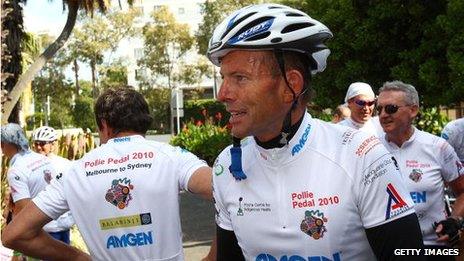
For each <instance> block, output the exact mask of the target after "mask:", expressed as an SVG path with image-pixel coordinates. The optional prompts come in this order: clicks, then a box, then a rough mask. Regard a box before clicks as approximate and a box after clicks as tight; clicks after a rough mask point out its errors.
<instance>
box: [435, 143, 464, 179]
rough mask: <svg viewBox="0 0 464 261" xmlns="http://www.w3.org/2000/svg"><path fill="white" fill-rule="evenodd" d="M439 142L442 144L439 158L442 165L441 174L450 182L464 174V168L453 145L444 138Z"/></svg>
mask: <svg viewBox="0 0 464 261" xmlns="http://www.w3.org/2000/svg"><path fill="white" fill-rule="evenodd" d="M439 142H440V143H441V144H440V145H439V146H440V151H439V152H440V153H439V154H438V155H439V159H438V160H439V162H440V165H441V175H442V177H443V179H444V180H445V181H447V182H450V181H453V180H455V179H457V178H459V176H461V175H464V168H463V167H462V163H461V162H460V160H459V158H458V155H457V154H456V152H455V151H454V149H453V147H451V145H450V144H448V142H446V141H444V140H442V139H440V141H439Z"/></svg>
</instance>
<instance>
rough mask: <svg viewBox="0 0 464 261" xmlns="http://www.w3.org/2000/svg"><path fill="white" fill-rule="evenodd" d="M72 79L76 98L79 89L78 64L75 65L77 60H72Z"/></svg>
mask: <svg viewBox="0 0 464 261" xmlns="http://www.w3.org/2000/svg"><path fill="white" fill-rule="evenodd" d="M73 63H74V67H73V70H74V78H76V97H77V96H79V93H80V89H81V87H80V86H79V64H77V59H74V61H73Z"/></svg>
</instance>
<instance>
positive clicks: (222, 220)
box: [213, 147, 234, 231]
mask: <svg viewBox="0 0 464 261" xmlns="http://www.w3.org/2000/svg"><path fill="white" fill-rule="evenodd" d="M229 149H230V147H227V148H226V149H225V150H224V151H223V153H221V154H220V155H219V157H218V158H217V159H216V161H215V162H214V166H213V173H214V175H213V202H214V207H215V211H216V213H215V218H216V224H217V225H218V226H219V227H221V228H222V229H225V230H229V231H232V230H234V229H233V228H232V222H231V219H230V213H229V211H227V208H226V207H225V193H226V190H227V187H228V185H227V184H228V183H229V182H230V179H231V177H232V174H230V172H229V169H228V166H229V165H230V159H229V160H228V158H227V157H224V156H225V155H226V154H227V153H228V152H229ZM225 151H226V152H225ZM229 155H230V154H229Z"/></svg>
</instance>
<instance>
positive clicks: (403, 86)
mask: <svg viewBox="0 0 464 261" xmlns="http://www.w3.org/2000/svg"><path fill="white" fill-rule="evenodd" d="M385 91H401V92H404V94H405V97H406V100H405V102H406V103H407V104H408V105H413V104H414V105H417V106H419V94H418V93H417V90H416V88H414V86H412V85H411V84H407V83H404V82H402V81H392V82H385V83H384V84H383V86H382V87H381V88H380V89H379V93H381V92H385Z"/></svg>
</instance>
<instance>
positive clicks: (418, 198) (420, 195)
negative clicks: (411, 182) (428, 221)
mask: <svg viewBox="0 0 464 261" xmlns="http://www.w3.org/2000/svg"><path fill="white" fill-rule="evenodd" d="M410 194H411V198H412V201H414V203H416V204H417V203H425V202H427V193H426V192H425V191H422V192H417V191H413V192H410Z"/></svg>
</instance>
